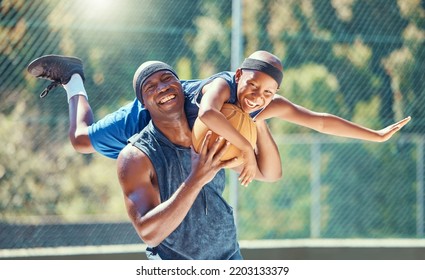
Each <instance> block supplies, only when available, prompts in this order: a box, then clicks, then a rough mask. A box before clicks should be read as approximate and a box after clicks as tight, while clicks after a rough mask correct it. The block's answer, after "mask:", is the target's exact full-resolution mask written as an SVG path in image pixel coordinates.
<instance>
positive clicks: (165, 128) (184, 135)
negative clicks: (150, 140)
mask: <svg viewBox="0 0 425 280" xmlns="http://www.w3.org/2000/svg"><path fill="white" fill-rule="evenodd" d="M152 121H153V122H154V124H155V126H156V127H157V128H158V129H159V130H160V131H161V133H162V134H164V136H165V137H167V138H168V140H170V142H171V143H173V144H175V145H179V146H183V147H190V146H191V145H192V132H191V131H190V129H189V125H188V123H187V119H186V118H182V119H172V120H169V121H164V120H161V121H155V120H153V119H152Z"/></svg>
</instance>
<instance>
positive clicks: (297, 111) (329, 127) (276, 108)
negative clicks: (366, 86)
mask: <svg viewBox="0 0 425 280" xmlns="http://www.w3.org/2000/svg"><path fill="white" fill-rule="evenodd" d="M273 117H277V118H280V119H283V120H286V121H288V122H291V123H294V124H298V125H301V126H305V127H308V128H311V129H314V130H316V131H319V132H321V133H325V134H330V135H335V136H341V137H347V138H354V139H360V140H367V141H373V142H383V141H386V140H388V139H390V138H391V137H392V136H393V135H394V133H396V132H397V131H399V130H400V129H401V128H402V127H403V126H405V125H406V124H407V123H408V122H409V121H410V119H411V118H410V117H407V118H405V119H403V120H401V121H399V122H397V123H394V124H392V125H389V126H387V127H385V128H383V129H380V130H374V129H370V128H367V127H364V126H361V125H359V124H356V123H353V122H350V121H348V120H345V119H343V118H340V117H338V116H335V115H332V114H328V113H318V112H314V111H311V110H309V109H306V108H304V107H302V106H299V105H296V104H294V103H292V102H290V101H289V100H287V99H286V98H284V97H282V96H280V95H276V96H275V98H274V99H273V101H272V102H271V103H270V104H269V105H268V106H267V107H266V108H265V109H264V111H263V112H261V113H260V114H259V115H258V116H257V119H259V120H264V119H269V118H273Z"/></svg>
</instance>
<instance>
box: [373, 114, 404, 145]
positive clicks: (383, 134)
mask: <svg viewBox="0 0 425 280" xmlns="http://www.w3.org/2000/svg"><path fill="white" fill-rule="evenodd" d="M410 120H411V117H407V118H405V119H403V120H401V121H399V122H397V123H395V124H392V125H389V126H387V127H386V128H384V129H381V130H378V135H379V137H380V139H379V140H378V142H384V141H387V140H388V139H390V138H391V137H392V136H393V135H394V133H396V132H397V131H399V130H400V129H401V128H402V127H403V126H405V125H406V124H407V123H408V122H409V121H410Z"/></svg>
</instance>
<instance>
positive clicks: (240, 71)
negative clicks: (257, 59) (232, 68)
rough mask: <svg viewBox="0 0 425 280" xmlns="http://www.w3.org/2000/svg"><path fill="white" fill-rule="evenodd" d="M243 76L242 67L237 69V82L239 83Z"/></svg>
mask: <svg viewBox="0 0 425 280" xmlns="http://www.w3.org/2000/svg"><path fill="white" fill-rule="evenodd" d="M241 76H242V69H241V68H238V69H236V73H235V82H236V83H239V80H240V78H241Z"/></svg>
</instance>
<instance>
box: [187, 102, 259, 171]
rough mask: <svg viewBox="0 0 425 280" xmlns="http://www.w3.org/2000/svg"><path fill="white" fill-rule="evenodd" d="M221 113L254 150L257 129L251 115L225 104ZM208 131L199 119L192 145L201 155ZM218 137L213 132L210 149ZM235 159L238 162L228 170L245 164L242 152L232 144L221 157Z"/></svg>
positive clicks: (193, 132) (194, 126)
mask: <svg viewBox="0 0 425 280" xmlns="http://www.w3.org/2000/svg"><path fill="white" fill-rule="evenodd" d="M221 113H222V114H223V115H224V116H225V117H226V119H227V120H228V121H229V122H230V124H231V125H232V126H233V127H234V128H236V130H237V131H239V133H240V134H241V135H242V136H243V137H245V139H247V140H248V141H249V142H250V143H251V146H252V148H254V147H255V144H256V142H257V129H256V126H255V123H254V121H253V120H252V119H251V117H250V116H249V114H248V113H245V112H244V111H242V109H240V108H239V107H237V106H235V105H233V104H230V103H225V104H224V105H223V107H222V108H221ZM208 130H209V128H208V127H207V126H206V125H205V124H204V123H203V122H202V121H201V120H200V119H199V118H197V119H196V120H195V123H194V125H193V129H192V144H193V148H194V149H195V151H196V152H197V153H199V150H200V149H201V145H202V141H203V140H204V137H205V135H206V134H207V132H208ZM217 137H218V135H217V134H216V133H214V132H213V133H212V135H211V138H210V142H209V145H208V148H210V147H211V146H212V145H213V144H214V142H215V140H216V139H217ZM223 145H224V143H223ZM234 157H237V158H238V160H236V161H235V162H234V163H233V164H231V165H230V166H228V168H233V167H236V166H238V165H240V164H242V163H243V160H242V158H241V151H240V150H239V149H238V148H236V147H235V146H234V145H232V144H230V146H229V148H228V150H227V152H226V153H225V154H224V155H223V156H222V157H221V160H222V161H225V160H229V159H232V158H234Z"/></svg>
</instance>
